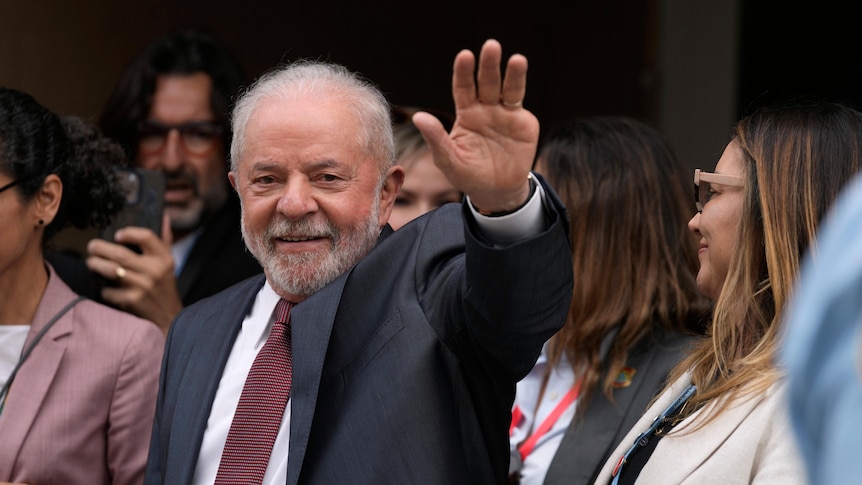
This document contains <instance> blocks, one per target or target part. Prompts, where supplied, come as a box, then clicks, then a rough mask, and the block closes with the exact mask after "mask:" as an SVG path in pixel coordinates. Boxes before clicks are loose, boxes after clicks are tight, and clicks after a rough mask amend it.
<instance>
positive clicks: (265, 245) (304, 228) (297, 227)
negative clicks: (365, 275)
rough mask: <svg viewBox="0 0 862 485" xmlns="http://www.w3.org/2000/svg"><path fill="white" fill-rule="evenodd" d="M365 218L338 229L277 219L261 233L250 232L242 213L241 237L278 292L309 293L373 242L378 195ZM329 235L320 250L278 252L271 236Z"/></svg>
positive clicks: (326, 223)
mask: <svg viewBox="0 0 862 485" xmlns="http://www.w3.org/2000/svg"><path fill="white" fill-rule="evenodd" d="M375 200H376V201H377V202H376V203H375V204H374V206H373V208H372V210H371V213H370V214H369V216H368V218H366V219H365V220H363V221H359V222H358V223H357V224H355V225H353V226H350V227H349V228H347V230H345V231H340V230H339V229H338V228H336V227H335V226H334V225H333V224H332V223H331V222H330V221H328V220H320V221H312V220H311V219H309V218H304V219H302V220H299V221H295V222H291V221H288V220H286V219H279V220H277V221H274V222H273V223H272V224H270V225H269V226H268V227H267V229H266V231H265V232H264V233H263V234H251V233H250V231H249V230H248V228H247V227H246V223H245V211H243V216H242V237H243V239H244V240H245V244H246V246H248V249H249V251H250V252H251V254H253V255H254V257H255V258H256V259H257V260H258V262H260V264H261V266H262V267H263V269H264V272H265V273H266V276H267V279H268V280H269V283H270V285H272V287H273V289H274V290H275V292H276V293H278V294H281V295H297V296H306V297H307V296H310V295H312V294H313V293H315V292H317V291H318V290H320V289H321V288H323V287H324V286H326V285H327V284H329V283H330V282H332V281H333V280H335V279H336V278H338V277H339V276H341V275H342V274H343V273H344V272H346V271H347V270H348V269H350V268H351V267H352V266H353V265H354V264H356V263H358V262H359V260H361V259H362V258H364V257H365V256H366V255H367V254H368V253H369V252H371V250H372V249H373V248H374V245H375V244H376V243H377V239H378V237H379V235H380V227H379V226H378V214H379V212H380V202H379V201H380V197H379V195H378V196H377V197H375ZM287 235H291V236H298V235H301V236H311V237H329V238H330V240H331V241H332V246H331V247H330V249H329V251H328V252H326V253H323V254H320V253H306V254H281V253H279V252H278V250H277V249H276V247H275V243H274V242H275V240H277V239H278V238H280V237H282V236H287Z"/></svg>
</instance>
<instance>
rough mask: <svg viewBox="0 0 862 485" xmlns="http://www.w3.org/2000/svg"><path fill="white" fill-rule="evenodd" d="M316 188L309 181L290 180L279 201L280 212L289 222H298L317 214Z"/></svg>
mask: <svg viewBox="0 0 862 485" xmlns="http://www.w3.org/2000/svg"><path fill="white" fill-rule="evenodd" d="M317 210H318V206H317V201H316V200H315V198H314V188H313V187H312V186H311V183H310V182H309V181H308V180H307V179H299V178H295V179H293V180H289V181H288V182H287V183H286V184H285V186H284V190H283V192H282V194H281V198H280V199H279V200H278V211H279V212H280V213H281V214H282V215H284V216H285V217H286V218H288V219H289V220H298V219H302V218H303V217H305V216H307V215H308V214H311V213H314V212H317Z"/></svg>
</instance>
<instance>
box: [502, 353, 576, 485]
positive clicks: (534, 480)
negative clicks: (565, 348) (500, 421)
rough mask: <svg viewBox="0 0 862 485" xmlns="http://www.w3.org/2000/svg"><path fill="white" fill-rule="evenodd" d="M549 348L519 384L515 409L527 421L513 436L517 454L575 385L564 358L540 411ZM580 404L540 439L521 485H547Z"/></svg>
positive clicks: (529, 457) (570, 408)
mask: <svg viewBox="0 0 862 485" xmlns="http://www.w3.org/2000/svg"><path fill="white" fill-rule="evenodd" d="M547 347H548V344H547V343H546V344H545V346H544V347H542V354H541V355H540V356H539V359H538V360H537V361H536V365H535V366H533V370H531V371H530V373H529V374H527V376H526V377H524V379H522V380H521V381H520V382H518V387H517V391H516V394H515V407H517V408H520V410H521V413H522V414H523V417H522V419H521V420H520V422H519V423H517V426H516V427H515V428H514V429H513V430H512V434H511V435H510V436H509V443H510V446H511V447H512V450H513V452H515V451H514V450H516V449H517V447H518V445H520V444H521V443H522V442H523V441H524V440H526V439H527V438H529V437H530V435H531V434H532V433H533V431H535V429H536V428H538V427H539V426H540V425H541V424H542V423H543V422H544V421H545V419H547V418H548V415H549V414H551V412H553V410H554V408H556V407H557V404H558V403H559V402H560V400H562V399H563V397H564V396H565V395H566V394H567V393H568V392H569V389H571V388H572V386H574V385H575V373H574V371H572V366H571V365H570V364H569V361H568V360H567V359H566V357H565V355H563V358H562V359H560V362H559V364H557V366H556V367H555V368H554V369H553V370H552V371H551V375H550V376H549V377H548V384H547V386H546V387H545V394H544V398H543V399H542V401H541V403H540V404H539V405H538V409H536V405H537V404H538V403H539V391H540V390H541V387H542V377H543V375H544V373H545V369H546V368H547V367H548V357H547V353H546V351H547ZM577 403H578V401H577V400H575V401H574V402H572V403H571V404H569V405H568V406H567V407H566V410H565V411H564V412H563V414H561V415H560V418H559V419H558V420H557V421H556V422H555V423H554V425H553V426H552V427H551V429H549V430H548V432H547V433H545V434H544V435H543V436H542V437H541V438H539V440H538V441H537V442H536V446H535V448H533V451H532V452H531V453H530V454H529V455H527V458H526V459H525V460H524V461H523V464H522V467H521V481H520V483H521V485H541V484H542V483H543V482H544V481H545V475H546V474H547V473H548V467H549V466H551V461H552V460H553V459H554V455H555V454H556V453H557V448H559V447H560V442H561V441H562V440H563V436H564V435H565V434H566V429H568V427H569V424H570V423H571V422H572V418H573V417H574V416H575V409H576V406H577Z"/></svg>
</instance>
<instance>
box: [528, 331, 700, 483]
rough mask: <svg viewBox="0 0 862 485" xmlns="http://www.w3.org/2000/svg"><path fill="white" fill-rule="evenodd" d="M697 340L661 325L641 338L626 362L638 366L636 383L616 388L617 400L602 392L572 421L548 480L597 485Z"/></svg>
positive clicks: (546, 478)
mask: <svg viewBox="0 0 862 485" xmlns="http://www.w3.org/2000/svg"><path fill="white" fill-rule="evenodd" d="M693 340H694V337H692V336H689V335H683V334H680V333H676V332H669V331H666V330H661V329H658V330H656V331H655V332H654V333H653V334H651V335H647V336H646V337H645V338H643V339H641V340H640V342H638V343H637V345H635V347H634V349H632V352H631V353H630V354H629V358H628V359H627V361H626V367H631V368H632V369H635V373H634V375H633V376H632V379H631V385H629V386H628V387H622V388H618V389H614V392H613V398H614V399H613V401H610V400H609V399H608V397H607V396H606V395H605V393H604V392H602V391H597V392H596V393H594V394H593V397H592V399H591V401H590V403H589V404H588V407H587V411H586V413H585V414H584V416H583V417H582V418H581V419H580V420H572V423H571V424H570V425H569V428H568V429H567V430H566V434H565V435H563V440H562V441H561V442H560V447H559V448H558V449H557V453H556V454H555V455H554V459H553V460H552V461H551V465H550V467H549V468H548V473H547V475H545V482H544V483H545V484H546V485H554V484H560V485H562V484H565V485H576V484H592V483H593V482H594V481H595V479H596V477H597V476H598V474H599V471H600V470H601V468H602V465H604V464H605V461H607V459H608V457H609V456H610V454H611V452H612V451H613V450H614V448H616V446H617V445H618V444H619V442H620V440H622V439H623V437H625V435H626V433H628V432H629V430H631V428H632V426H634V424H635V423H637V421H638V420H639V419H640V418H641V416H643V413H644V411H646V409H647V406H648V405H649V403H650V401H651V400H652V398H653V397H655V396H656V394H658V392H659V391H661V389H662V388H663V386H664V384H665V382H666V381H667V377H668V372H669V371H670V369H671V368H673V366H674V365H676V364H677V363H678V362H679V361H680V360H682V358H683V357H684V356H685V354H686V352H687V351H688V350H689V348H690V345H691V343H692V342H693ZM608 343H609V342H608ZM604 377H605V376H604V375H603V376H602V377H601V381H600V382H602V381H604Z"/></svg>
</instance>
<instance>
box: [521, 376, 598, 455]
mask: <svg viewBox="0 0 862 485" xmlns="http://www.w3.org/2000/svg"><path fill="white" fill-rule="evenodd" d="M580 391H581V380H580V379H578V381H577V382H575V385H574V386H572V388H571V389H569V392H567V393H566V395H565V396H563V398H562V399H561V400H560V402H558V403H557V405H556V406H555V407H554V409H553V411H551V413H550V414H548V417H546V418H545V420H544V421H542V424H540V425H539V427H538V428H536V431H535V432H533V434H531V435H530V436H529V437H528V438H527V439H526V440H525V441H524V442H523V443H521V445H520V446H518V452H519V453H520V454H521V460H526V459H527V456H529V454H530V453H532V452H533V448H535V447H536V443H537V442H538V441H539V438H541V437H542V436H544V435H545V433H547V432H548V431H550V429H551V428H552V427H553V426H554V424H555V423H556V422H557V421H558V420H559V419H560V416H562V414H563V412H564V411H565V410H566V409H567V408H568V407H569V405H571V404H572V403H573V402H575V400H576V399H578V394H579V393H580ZM522 416H523V413H522V412H521V409H520V408H517V407H516V408H515V411H513V413H512V425H511V426H510V427H509V434H511V433H512V430H513V429H514V428H515V426H516V425H517V422H518V421H520V420H521V417H522Z"/></svg>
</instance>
